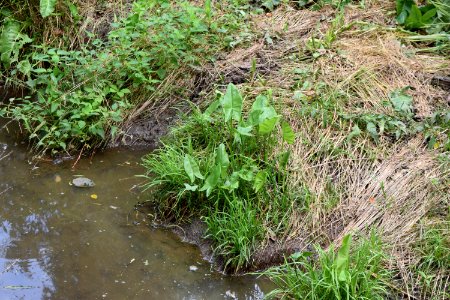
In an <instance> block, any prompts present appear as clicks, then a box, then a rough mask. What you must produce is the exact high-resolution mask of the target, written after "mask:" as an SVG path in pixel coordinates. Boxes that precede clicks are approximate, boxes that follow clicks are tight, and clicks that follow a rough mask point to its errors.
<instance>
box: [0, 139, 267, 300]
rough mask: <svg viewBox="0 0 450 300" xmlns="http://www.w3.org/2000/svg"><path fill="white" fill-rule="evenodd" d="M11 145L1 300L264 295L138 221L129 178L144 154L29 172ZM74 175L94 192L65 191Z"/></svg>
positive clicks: (0, 257)
mask: <svg viewBox="0 0 450 300" xmlns="http://www.w3.org/2000/svg"><path fill="white" fill-rule="evenodd" d="M2 134H4V133H2ZM8 139H10V137H7V136H5V135H3V136H2V135H0V144H2V145H4V147H3V148H5V149H4V150H5V151H4V154H8V153H9V155H8V156H6V157H4V158H3V159H1V160H0V299H12V298H18V299H22V298H23V299H223V298H224V297H231V298H235V297H236V298H239V299H259V298H262V297H263V290H264V291H265V292H267V290H266V289H265V286H267V284H268V283H267V282H266V281H264V280H261V279H256V278H255V277H252V276H241V277H230V276H224V275H222V274H220V273H217V272H215V271H214V270H212V269H211V266H210V264H209V263H208V262H206V261H204V260H203V258H202V257H201V254H200V251H199V250H198V249H197V247H195V246H193V245H190V244H185V243H182V242H181V241H180V239H179V238H178V237H177V236H176V235H175V234H173V233H172V232H170V231H168V230H163V229H151V228H149V227H148V226H147V224H146V223H145V222H143V219H144V217H143V215H136V213H135V211H134V210H133V208H134V205H135V204H136V203H137V202H138V201H139V193H138V191H137V190H133V189H130V188H131V187H133V186H135V185H137V184H139V183H140V179H139V178H136V177H135V176H134V175H135V174H139V173H141V172H142V170H141V167H140V166H139V164H138V162H139V160H140V157H141V156H142V155H143V152H141V151H129V150H113V151H107V152H105V153H100V154H97V155H96V156H95V158H93V159H92V160H89V159H82V160H80V161H79V162H78V164H77V166H76V169H75V170H72V169H71V167H72V164H73V161H69V162H64V163H62V164H60V165H54V164H52V163H51V162H48V163H47V162H40V163H39V164H38V165H36V166H34V165H33V164H30V163H29V162H28V160H27V159H26V152H25V151H26V149H23V148H21V147H20V146H14V142H12V141H11V140H8ZM3 148H2V149H3ZM0 157H2V156H1V155H0ZM74 175H83V176H87V177H89V178H91V179H92V180H94V182H95V183H96V186H95V187H92V188H84V189H83V188H82V189H77V188H75V187H73V186H70V185H69V182H71V181H72V179H73V178H75V177H74ZM92 194H95V195H97V199H93V198H95V197H91V195H92ZM191 266H196V267H197V269H196V270H195V271H190V267H191ZM192 269H195V268H192Z"/></svg>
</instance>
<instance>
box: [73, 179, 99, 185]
mask: <svg viewBox="0 0 450 300" xmlns="http://www.w3.org/2000/svg"><path fill="white" fill-rule="evenodd" d="M72 184H73V185H74V186H76V187H93V186H95V183H94V182H93V181H92V180H90V179H89V178H85V177H78V178H75V179H74V180H72Z"/></svg>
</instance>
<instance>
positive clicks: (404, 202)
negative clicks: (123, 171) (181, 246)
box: [2, 0, 450, 299]
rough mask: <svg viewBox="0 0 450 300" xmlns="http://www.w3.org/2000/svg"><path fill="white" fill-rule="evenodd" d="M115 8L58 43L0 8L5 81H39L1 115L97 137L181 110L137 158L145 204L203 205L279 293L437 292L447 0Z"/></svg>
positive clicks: (229, 264) (185, 217) (441, 267)
mask: <svg viewBox="0 0 450 300" xmlns="http://www.w3.org/2000/svg"><path fill="white" fill-rule="evenodd" d="M80 3H81V2H80ZM125 7H126V9H125V10H124V11H125V12H126V13H122V14H121V15H117V18H116V20H115V21H114V25H113V26H112V28H111V29H110V30H108V31H107V32H106V33H105V34H103V35H99V34H97V36H95V33H92V34H94V36H91V34H86V33H85V32H83V33H80V35H79V36H80V37H83V38H81V39H79V40H77V41H78V42H73V41H72V42H71V43H69V44H64V45H63V46H58V45H55V44H52V43H51V42H49V41H48V40H44V39H42V37H43V36H44V35H43V36H42V37H41V39H39V37H40V34H41V33H34V32H32V31H29V30H28V29H27V27H26V25H25V24H24V25H23V28H22V27H20V26H22V25H20V24H22V22H25V21H23V19H21V17H20V16H17V15H13V16H11V15H9V16H7V17H3V19H2V20H3V21H2V26H3V27H2V38H3V39H5V38H7V37H9V36H10V35H8V34H5V32H9V31H11V30H13V29H14V28H16V29H17V28H19V29H20V28H22V29H20V30H19V31H20V33H21V35H16V38H15V39H14V41H15V42H17V43H14V45H16V46H17V45H18V46H17V47H19V48H18V50H15V52H14V51H12V52H8V53H9V54H10V55H9V56H6V55H4V54H2V64H3V68H4V69H3V70H5V71H4V72H3V74H4V75H3V76H4V77H3V78H4V79H3V80H4V81H6V82H11V83H15V84H19V85H20V84H22V85H24V86H26V87H27V88H29V89H31V90H32V92H33V93H32V94H33V95H35V97H32V98H30V99H16V100H14V101H13V102H12V103H10V104H8V105H7V106H5V107H4V108H3V109H2V113H3V114H4V115H5V116H8V117H10V118H13V119H16V120H18V121H20V123H21V124H22V126H23V127H24V129H25V130H26V131H27V132H28V133H29V135H30V138H31V141H32V142H34V143H35V145H36V147H37V148H38V149H40V150H43V149H47V150H52V151H54V152H58V151H68V152H76V151H80V150H81V151H83V149H87V148H90V149H92V148H95V147H97V146H100V145H104V143H105V142H106V140H108V139H114V138H116V137H117V136H119V135H120V133H121V131H122V130H123V128H124V125H126V124H127V123H129V122H132V121H133V120H134V119H135V118H137V117H139V116H143V115H145V116H146V118H149V117H150V118H151V117H152V116H155V115H158V114H161V112H162V111H163V110H165V109H167V107H173V106H175V107H177V108H181V111H182V116H181V117H180V119H179V121H178V122H177V123H175V124H173V126H172V127H171V130H170V132H169V133H168V134H167V136H166V137H164V138H163V139H162V140H161V144H160V147H159V148H158V149H157V150H156V151H154V152H153V153H151V154H149V155H147V156H146V157H145V158H144V159H143V165H144V166H145V167H146V168H147V173H146V174H145V175H144V177H145V178H146V179H145V180H146V184H145V188H146V193H147V195H148V197H149V201H148V203H149V204H151V205H152V206H153V207H154V209H155V211H156V212H157V216H158V218H159V219H161V220H164V221H165V222H171V223H177V224H181V225H183V224H185V223H188V222H190V221H192V220H194V219H197V220H198V219H200V220H201V221H202V222H203V223H204V224H205V226H206V231H205V233H204V237H205V238H207V239H208V240H209V241H210V243H211V246H212V249H213V251H214V253H215V255H216V257H219V258H220V259H221V261H223V265H222V266H221V267H222V268H223V269H224V270H225V271H227V272H229V273H234V272H246V271H255V270H259V269H265V270H266V271H264V272H263V273H264V274H266V275H267V276H269V277H270V278H271V279H272V280H273V281H274V282H275V284H276V285H277V286H278V288H277V289H276V290H274V291H273V292H272V293H270V294H269V295H268V297H274V298H288V299H289V298H297V299H385V298H388V299H392V298H394V299H396V298H400V299H401V298H412V299H446V298H447V297H448V296H449V294H448V293H449V292H448V291H449V284H450V282H449V276H450V265H449V256H448V253H449V252H450V245H449V244H450V241H449V236H450V232H449V222H450V211H449V208H448V207H449V196H448V195H449V192H450V191H449V183H450V176H449V175H450V173H449V169H450V157H449V151H450V139H449V134H450V110H449V101H450V98H449V87H448V84H447V83H446V82H447V81H446V80H447V79H448V78H449V77H450V50H449V49H450V33H449V28H450V25H449V23H450V7H449V6H448V4H446V2H445V1H438V0H430V1H421V2H420V3H419V2H415V1H409V0H397V1H387V0H386V1H384V0H366V1H334V0H319V1H195V3H194V1H177V2H176V4H174V3H173V1H172V2H170V1H136V2H135V3H134V4H133V5H131V4H130V5H126V6H125ZM58 9H61V10H64V8H62V7H61V8H58V7H55V11H56V12H57V11H58ZM69 10H70V7H69ZM79 13H80V14H81V13H82V12H81V11H80V12H79ZM41 17H43V16H41ZM58 17H60V16H59V15H55V14H53V15H50V16H48V17H46V18H58ZM49 20H50V19H49ZM49 20H47V21H49ZM53 20H55V19H53ZM47 21H46V22H47ZM16 24H19V25H20V26H19V27H17V26H18V25H16ZM11 28H12V29H11ZM27 30H28V31H27ZM68 30H69V29H68ZM25 34H26V35H27V36H25ZM34 35H36V37H34ZM32 36H33V40H34V41H38V40H39V41H40V43H44V45H45V46H42V45H41V46H39V47H31V46H32V42H28V40H27V37H28V38H30V37H32ZM34 41H33V43H35V42H34ZM80 41H82V42H80ZM15 53H18V54H17V55H15ZM5 57H7V58H5ZM16 57H17V59H16ZM8 58H9V59H8ZM188 98H190V101H185V100H186V99H188ZM183 112H184V114H183Z"/></svg>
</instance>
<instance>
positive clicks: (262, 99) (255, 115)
mask: <svg viewBox="0 0 450 300" xmlns="http://www.w3.org/2000/svg"><path fill="white" fill-rule="evenodd" d="M268 102H269V100H268V99H267V97H266V96H263V95H259V96H258V97H256V100H255V102H253V104H252V109H251V110H250V114H249V117H248V123H249V124H250V125H257V124H259V122H260V119H259V116H260V115H261V114H262V113H263V111H264V108H265V107H266V106H267V104H268Z"/></svg>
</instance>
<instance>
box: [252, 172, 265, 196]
mask: <svg viewBox="0 0 450 300" xmlns="http://www.w3.org/2000/svg"><path fill="white" fill-rule="evenodd" d="M266 181H267V172H266V171H259V172H258V174H256V176H255V181H254V182H253V189H254V190H255V192H259V191H260V190H261V189H262V188H263V187H264V186H265V185H266Z"/></svg>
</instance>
